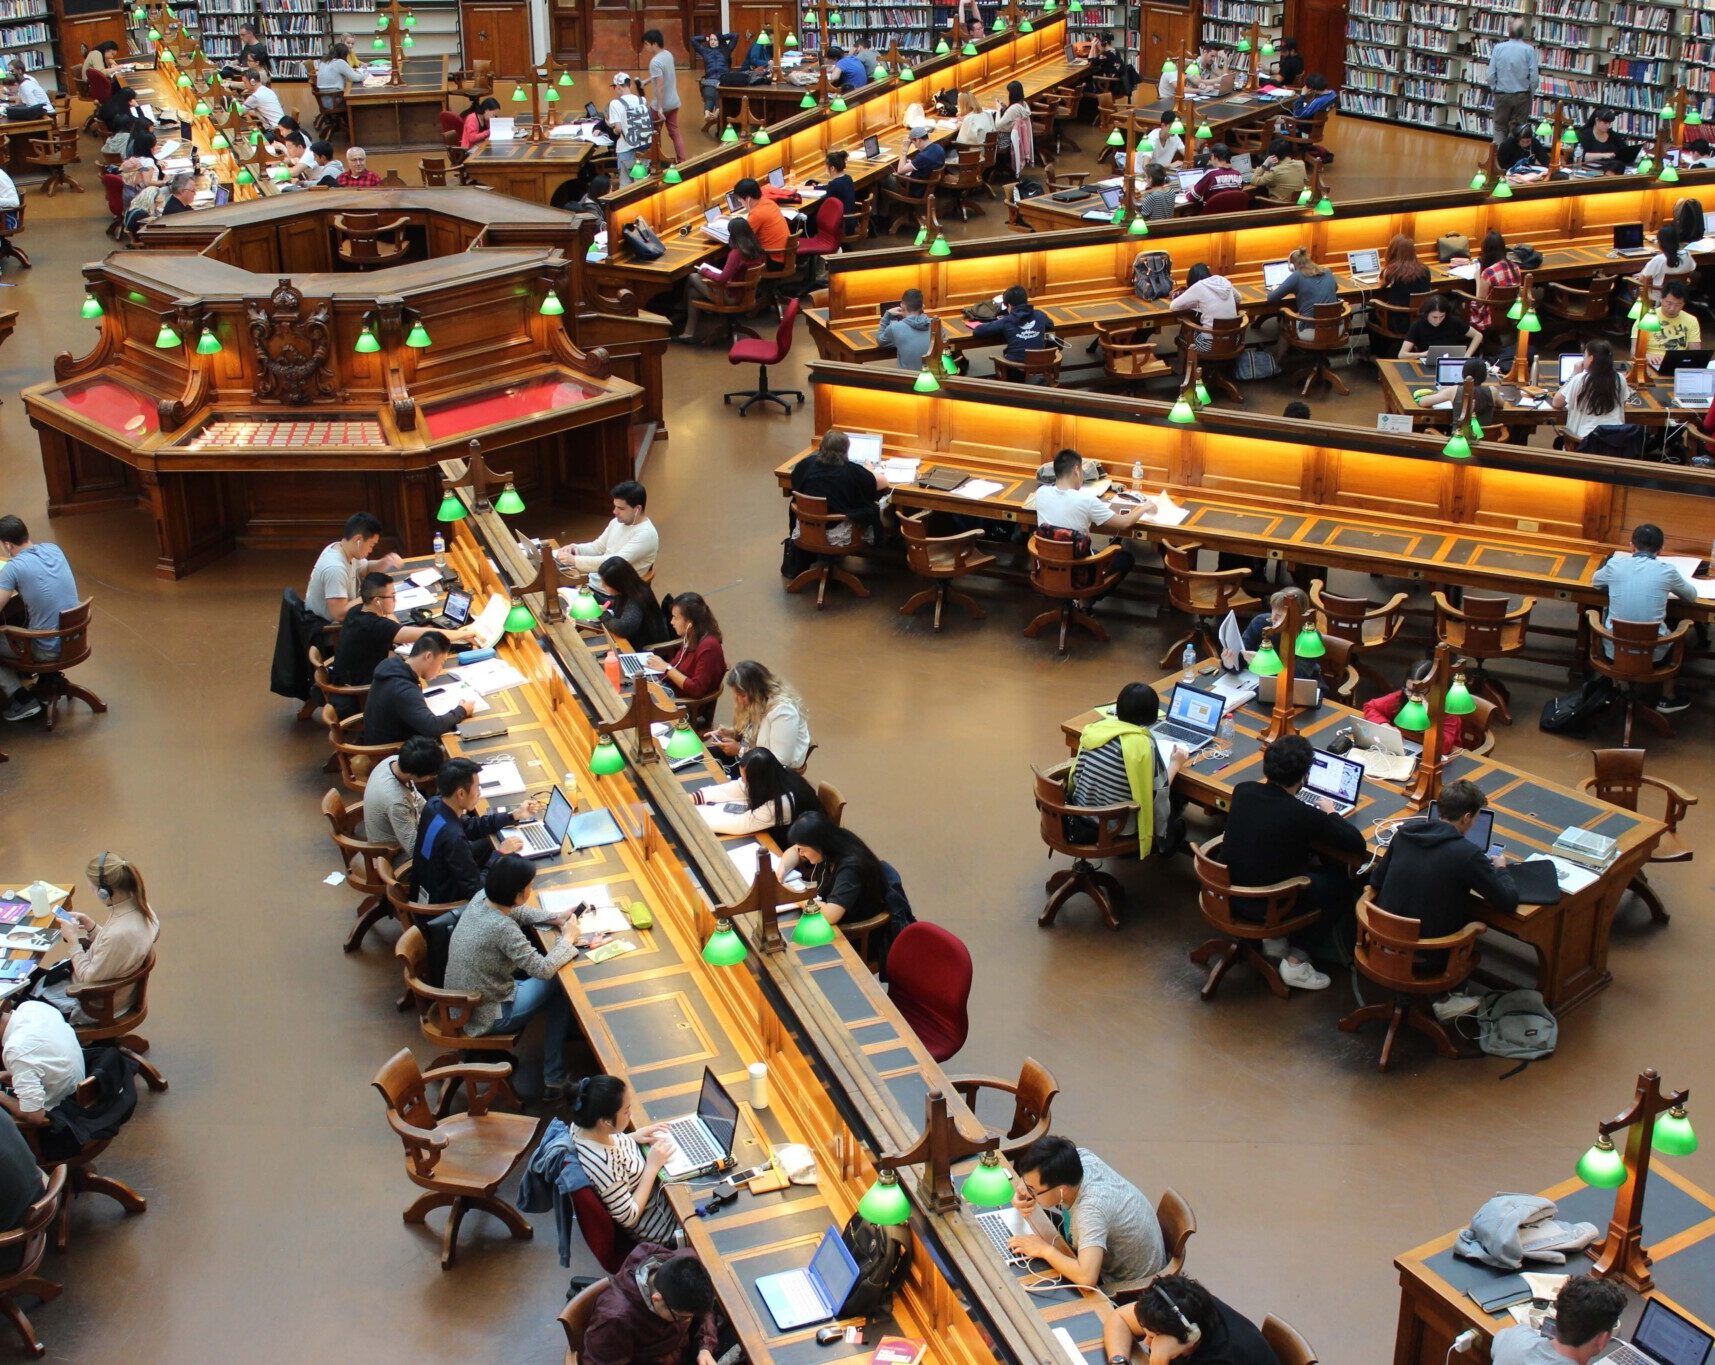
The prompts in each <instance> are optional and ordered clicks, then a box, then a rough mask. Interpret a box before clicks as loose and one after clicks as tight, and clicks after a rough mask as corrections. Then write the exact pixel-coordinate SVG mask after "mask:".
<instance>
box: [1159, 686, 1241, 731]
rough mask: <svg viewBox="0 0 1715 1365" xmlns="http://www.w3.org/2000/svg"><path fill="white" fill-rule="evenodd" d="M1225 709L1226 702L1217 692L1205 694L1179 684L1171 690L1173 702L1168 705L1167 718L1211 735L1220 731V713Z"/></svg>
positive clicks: (1197, 689)
mask: <svg viewBox="0 0 1715 1365" xmlns="http://www.w3.org/2000/svg"><path fill="white" fill-rule="evenodd" d="M1225 708H1226V702H1225V701H1224V700H1223V699H1222V697H1221V694H1220V693H1219V692H1205V691H1203V690H1202V689H1201V688H1197V687H1187V686H1186V685H1185V684H1184V683H1179V684H1177V685H1176V686H1175V687H1174V689H1173V700H1172V701H1171V702H1169V703H1168V707H1167V718H1168V719H1169V720H1173V721H1178V722H1179V724H1181V725H1189V726H1190V727H1191V728H1192V729H1193V730H1202V731H1203V732H1204V733H1205V734H1211V735H1212V734H1214V733H1215V731H1216V730H1218V729H1220V726H1221V712H1222V711H1223V710H1224V709H1225Z"/></svg>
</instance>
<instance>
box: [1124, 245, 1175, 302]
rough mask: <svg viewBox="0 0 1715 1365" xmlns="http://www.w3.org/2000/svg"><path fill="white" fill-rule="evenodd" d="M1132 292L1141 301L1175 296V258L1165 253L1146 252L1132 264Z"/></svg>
mask: <svg viewBox="0 0 1715 1365" xmlns="http://www.w3.org/2000/svg"><path fill="white" fill-rule="evenodd" d="M1131 292H1132V293H1134V294H1136V295H1137V296H1138V298H1140V299H1165V298H1170V297H1172V294H1173V258H1172V257H1171V256H1169V255H1168V254H1167V253H1166V252H1165V251H1145V252H1142V253H1140V254H1139V255H1138V257H1137V259H1136V260H1134V261H1133V262H1132V263H1131Z"/></svg>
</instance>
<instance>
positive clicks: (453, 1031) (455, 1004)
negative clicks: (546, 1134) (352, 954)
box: [393, 907, 521, 1118]
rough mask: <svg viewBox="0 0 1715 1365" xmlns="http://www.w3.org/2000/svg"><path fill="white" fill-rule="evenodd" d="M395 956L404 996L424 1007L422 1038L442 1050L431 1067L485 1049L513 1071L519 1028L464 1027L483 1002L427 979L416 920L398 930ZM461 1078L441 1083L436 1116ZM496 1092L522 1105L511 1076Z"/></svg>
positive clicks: (422, 939) (448, 1064) (456, 1061)
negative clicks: (494, 1030) (473, 1030)
mask: <svg viewBox="0 0 1715 1365" xmlns="http://www.w3.org/2000/svg"><path fill="white" fill-rule="evenodd" d="M425 908H426V907H425ZM393 956H395V957H396V958H398V959H399V961H400V963H401V965H402V969H403V971H404V973H405V993H406V996H407V997H408V998H409V999H411V1000H413V1001H415V1002H416V1004H417V1007H418V1010H419V1011H420V1013H419V1015H418V1022H419V1023H420V1025H421V1026H422V1030H423V1038H424V1041H426V1042H427V1043H428V1044H429V1045H430V1046H431V1047H436V1048H439V1049H440V1054H439V1055H438V1056H437V1057H436V1058H435V1060H434V1061H432V1062H430V1063H429V1069H430V1070H431V1071H435V1070H439V1069H440V1068H442V1067H451V1068H454V1069H456V1068H457V1067H458V1065H459V1063H460V1062H461V1061H470V1060H472V1059H473V1058H475V1057H477V1056H481V1055H484V1054H486V1055H488V1056H490V1057H493V1058H494V1059H495V1060H496V1061H505V1062H506V1063H508V1066H507V1072H508V1073H510V1071H511V1065H510V1064H511V1062H512V1060H513V1056H512V1054H513V1050H514V1049H515V1048H516V1047H517V1046H518V1035H519V1032H520V1031H521V1030H514V1031H513V1032H511V1033H476V1034H471V1033H466V1032H465V1025H466V1024H468V1023H469V1022H470V1020H471V1016H472V1015H473V1014H474V1013H475V1012H476V1007H477V1006H478V1005H480V1004H481V1003H482V997H481V996H479V995H476V994H475V993H473V992H470V991H451V990H447V989H446V988H445V987H443V986H431V985H430V984H429V982H428V980H427V977H428V965H429V941H428V939H426V938H425V937H424V936H423V931H422V930H421V929H420V928H418V927H417V926H416V925H414V924H413V925H412V926H411V927H410V928H408V929H406V930H405V932H404V933H402V934H400V935H399V941H398V942H397V943H396V944H394V945H393ZM462 1081H463V1078H462V1077H460V1076H456V1075H455V1076H450V1077H448V1079H447V1083H446V1084H445V1085H443V1086H442V1087H441V1102H440V1104H439V1105H438V1106H436V1109H435V1115H436V1117H437V1118H438V1117H440V1116H442V1115H444V1114H445V1113H446V1112H447V1111H448V1109H450V1108H451V1107H452V1102H453V1096H454V1095H455V1094H457V1093H458V1089H459V1086H460V1085H461V1084H462ZM496 1097H497V1098H498V1099H501V1100H503V1101H504V1102H505V1103H507V1104H510V1105H512V1106H513V1107H514V1108H518V1107H521V1106H520V1105H519V1101H518V1096H517V1095H516V1094H515V1093H514V1092H513V1089H512V1082H511V1080H510V1079H509V1076H503V1077H502V1078H501V1081H500V1083H499V1085H498V1087H497V1088H496Z"/></svg>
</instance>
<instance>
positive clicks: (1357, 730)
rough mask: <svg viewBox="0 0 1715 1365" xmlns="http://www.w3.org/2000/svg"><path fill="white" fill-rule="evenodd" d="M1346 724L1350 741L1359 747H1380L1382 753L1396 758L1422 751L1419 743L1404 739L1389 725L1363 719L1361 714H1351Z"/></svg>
mask: <svg viewBox="0 0 1715 1365" xmlns="http://www.w3.org/2000/svg"><path fill="white" fill-rule="evenodd" d="M1347 724H1348V725H1350V726H1351V729H1352V743H1353V744H1355V745H1358V746H1359V747H1361V748H1365V749H1380V750H1381V751H1382V752H1383V753H1384V754H1393V755H1395V756H1396V757H1398V758H1404V757H1405V756H1406V755H1407V754H1421V753H1422V752H1423V746H1422V745H1421V744H1418V743H1415V742H1413V741H1411V740H1408V739H1406V738H1405V736H1404V735H1402V734H1400V732H1399V731H1398V730H1396V729H1394V727H1393V726H1391V725H1380V724H1377V723H1376V722H1375V721H1373V720H1365V719H1364V718H1363V717H1362V716H1353V717H1352V718H1351V720H1350V721H1348V722H1347Z"/></svg>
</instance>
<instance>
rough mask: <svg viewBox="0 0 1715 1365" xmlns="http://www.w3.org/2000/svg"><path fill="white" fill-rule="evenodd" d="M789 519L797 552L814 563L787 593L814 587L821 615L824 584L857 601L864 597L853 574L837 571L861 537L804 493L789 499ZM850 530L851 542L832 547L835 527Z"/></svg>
mask: <svg viewBox="0 0 1715 1365" xmlns="http://www.w3.org/2000/svg"><path fill="white" fill-rule="evenodd" d="M792 515H793V517H794V518H795V519H796V520H797V523H798V548H799V549H800V550H802V551H803V552H804V553H805V554H812V555H815V556H816V562H815V563H814V564H813V565H811V566H810V567H809V568H808V569H805V570H804V572H803V573H801V574H799V575H798V576H797V577H796V578H794V579H793V580H792V581H791V582H790V583H788V584H787V585H786V591H787V592H803V591H804V589H805V588H807V587H809V586H810V585H811V584H812V583H814V584H815V585H816V610H817V611H821V610H822V608H823V606H824V605H825V603H826V599H827V595H828V580H829V579H832V580H833V581H834V582H836V583H840V584H842V585H844V586H845V587H848V588H850V589H851V590H852V591H853V592H854V593H856V594H857V595H858V596H859V597H868V596H869V589H868V588H866V587H864V585H863V580H862V579H861V578H859V577H858V576H857V575H856V574H854V573H851V572H849V571H847V570H846V569H843V568H841V567H840V562H841V561H842V560H843V559H844V558H845V557H846V556H847V555H848V554H850V553H851V552H852V551H853V550H854V549H856V548H858V547H859V546H860V544H861V542H862V539H863V537H862V533H861V532H860V531H859V529H858V528H857V527H856V526H854V525H852V523H851V522H849V521H847V520H846V518H844V517H842V516H838V515H836V514H834V513H832V512H830V511H828V500H827V499H826V498H813V497H811V496H810V495H809V494H807V493H794V494H793V495H792ZM839 526H850V527H851V539H850V540H849V541H848V542H846V543H845V544H844V545H837V544H835V543H834V540H833V539H832V537H833V532H834V529H835V528H836V527H839Z"/></svg>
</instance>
